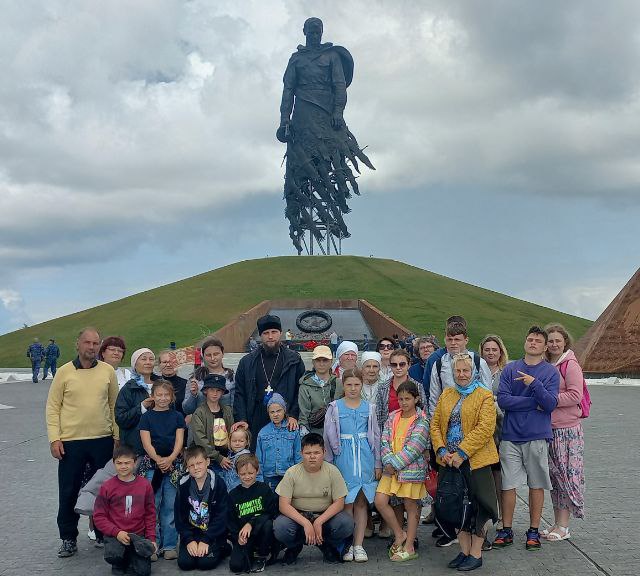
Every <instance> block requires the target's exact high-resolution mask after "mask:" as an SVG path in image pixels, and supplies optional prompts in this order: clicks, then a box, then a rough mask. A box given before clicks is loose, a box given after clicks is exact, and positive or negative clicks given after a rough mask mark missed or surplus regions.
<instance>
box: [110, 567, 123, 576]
mask: <svg viewBox="0 0 640 576" xmlns="http://www.w3.org/2000/svg"><path fill="white" fill-rule="evenodd" d="M111 574H116V575H117V576H123V575H124V574H126V571H125V570H123V569H122V568H120V566H111Z"/></svg>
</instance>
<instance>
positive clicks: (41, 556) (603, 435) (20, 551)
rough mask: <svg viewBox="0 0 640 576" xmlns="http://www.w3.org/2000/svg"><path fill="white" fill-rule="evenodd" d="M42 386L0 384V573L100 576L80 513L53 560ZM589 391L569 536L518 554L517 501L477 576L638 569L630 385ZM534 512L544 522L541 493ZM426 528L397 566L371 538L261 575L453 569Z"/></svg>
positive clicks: (638, 461)
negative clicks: (576, 512)
mask: <svg viewBox="0 0 640 576" xmlns="http://www.w3.org/2000/svg"><path fill="white" fill-rule="evenodd" d="M49 384H50V380H48V381H46V382H44V383H43V382H40V383H39V384H32V383H31V382H15V383H5V384H0V405H1V406H0V479H1V485H0V487H1V490H0V502H1V504H0V506H1V508H0V510H1V514H0V527H1V530H0V542H2V547H3V551H2V560H1V561H0V576H26V575H31V574H44V575H55V574H60V575H65V576H75V575H78V576H79V575H84V574H96V575H107V574H109V573H110V570H109V567H108V566H107V564H105V563H104V561H103V559H102V551H101V550H98V549H96V548H94V547H93V545H92V544H91V543H90V541H89V540H88V539H87V537H86V532H87V528H86V527H87V521H86V518H83V519H81V523H80V537H79V539H78V547H79V552H78V554H77V555H76V556H74V557H72V558H67V559H58V558H57V556H56V552H57V548H58V545H59V540H58V532H57V527H56V511H57V482H56V462H55V460H54V459H53V458H52V457H51V455H50V453H49V447H48V443H47V436H46V432H45V425H44V405H45V401H46V396H47V391H48V388H49ZM591 394H592V398H593V402H594V405H593V409H592V416H591V418H589V419H588V420H586V421H585V436H586V449H587V455H586V472H587V498H586V501H587V506H586V515H587V519H586V520H583V521H574V522H573V524H572V527H571V532H572V535H573V538H572V540H571V541H567V542H558V543H553V544H543V548H542V550H541V551H539V552H526V551H525V549H524V541H523V532H524V530H526V528H527V527H528V516H527V514H526V512H527V511H526V508H525V505H524V503H523V501H522V500H520V501H519V502H518V508H517V517H516V520H515V522H514V530H515V532H516V544H514V546H512V547H511V548H509V549H506V550H493V551H491V552H487V553H485V556H484V567H483V568H482V569H481V570H480V571H479V572H477V573H478V574H491V575H495V576H501V575H505V576H507V575H532V576H537V575H540V576H542V575H545V576H546V575H558V576H578V575H579V576H591V575H603V574H604V575H611V576H623V575H638V574H640V552H639V551H638V548H637V547H636V546H637V545H638V544H637V542H636V536H637V534H636V530H637V527H638V524H639V522H640V506H639V505H638V491H639V488H640V479H639V477H638V472H639V471H640V451H639V450H638V446H640V430H639V425H638V413H640V388H631V387H609V386H594V387H592V392H591ZM524 493H525V492H524V491H523V492H522V494H524ZM544 517H545V519H547V520H549V519H551V518H553V513H552V509H551V507H550V501H549V499H548V498H547V502H546V507H545V512H544ZM431 529H432V527H431V526H421V527H420V531H419V537H420V558H419V559H418V560H415V561H413V562H408V563H406V564H404V565H394V564H392V563H391V562H389V560H388V558H387V556H386V547H385V546H384V543H383V542H382V541H381V540H380V539H378V538H373V539H370V540H367V541H365V547H366V549H367V552H368V553H369V562H368V563H366V564H361V565H356V564H353V563H351V564H342V565H338V566H329V565H326V564H323V563H322V560H321V556H320V553H319V552H318V551H317V550H314V549H305V550H304V552H303V553H302V555H301V556H300V559H299V561H298V564H297V566H294V567H290V568H286V569H285V568H283V567H281V566H279V565H278V566H274V567H271V568H269V569H268V571H269V572H271V573H273V574H283V575H285V574H286V575H288V574H293V573H296V572H300V571H301V570H304V571H306V572H307V573H314V574H334V573H340V574H343V575H350V574H358V575H365V574H366V575H378V574H380V575H382V574H391V573H392V571H393V572H396V573H397V572H398V571H401V572H402V573H403V574H407V573H409V574H429V575H439V574H453V573H455V571H452V570H449V569H447V568H446V563H447V562H448V560H450V559H451V558H452V557H453V556H455V555H456V554H457V547H456V546H452V547H450V548H444V549H438V548H436V547H435V545H434V543H433V540H432V538H431V537H430V532H431ZM178 572H179V570H178V568H177V566H176V564H175V561H165V560H160V561H159V562H157V563H155V564H154V565H153V568H152V573H153V574H158V575H165V574H176V573H178ZM216 572H217V573H219V574H228V573H229V570H228V568H227V567H226V565H224V564H223V565H222V566H221V567H219V568H218V569H217V570H216Z"/></svg>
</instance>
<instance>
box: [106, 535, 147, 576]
mask: <svg viewBox="0 0 640 576" xmlns="http://www.w3.org/2000/svg"><path fill="white" fill-rule="evenodd" d="M104 559H105V561H106V562H107V563H109V564H111V566H115V567H116V568H120V569H121V570H122V571H123V572H127V570H128V572H127V573H129V572H132V573H133V574H135V576H149V574H151V560H150V559H149V558H144V557H143V556H140V555H139V554H137V553H136V551H135V548H134V547H133V544H129V545H128V546H125V545H124V544H122V543H121V542H120V541H119V540H118V539H117V538H112V537H111V536H107V537H105V539H104Z"/></svg>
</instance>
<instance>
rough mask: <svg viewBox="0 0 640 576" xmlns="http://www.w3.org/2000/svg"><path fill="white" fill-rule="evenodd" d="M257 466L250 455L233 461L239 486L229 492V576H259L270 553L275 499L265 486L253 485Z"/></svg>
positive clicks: (276, 507)
mask: <svg viewBox="0 0 640 576" xmlns="http://www.w3.org/2000/svg"><path fill="white" fill-rule="evenodd" d="M259 469H260V465H259V464H258V459H257V458H256V457H255V456H254V455H253V454H242V455H241V456H238V459H237V460H236V471H237V472H238V476H240V486H236V487H235V488H234V489H233V490H231V492H229V500H230V506H229V531H230V533H231V541H232V543H233V550H232V551H231V558H230V559H229V568H230V570H231V571H232V572H235V573H240V572H248V571H251V572H262V571H263V570H264V567H265V565H266V562H267V558H268V556H269V554H270V553H271V552H272V551H273V542H274V540H273V524H272V521H273V519H274V518H275V517H276V516H277V514H278V497H277V496H276V495H275V494H274V492H273V491H272V490H271V488H270V487H269V485H268V484H265V483H264V482H257V481H256V476H257V475H258V470H259Z"/></svg>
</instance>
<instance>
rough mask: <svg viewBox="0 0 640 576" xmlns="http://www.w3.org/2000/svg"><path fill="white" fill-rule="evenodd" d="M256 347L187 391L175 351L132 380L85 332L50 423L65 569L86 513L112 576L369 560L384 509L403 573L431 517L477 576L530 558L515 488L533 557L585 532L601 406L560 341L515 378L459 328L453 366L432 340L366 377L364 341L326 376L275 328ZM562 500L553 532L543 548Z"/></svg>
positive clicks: (142, 357)
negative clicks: (521, 548) (590, 437)
mask: <svg viewBox="0 0 640 576" xmlns="http://www.w3.org/2000/svg"><path fill="white" fill-rule="evenodd" d="M258 333H259V335H260V341H261V343H260V345H259V346H258V347H257V348H256V349H255V350H254V351H253V352H250V353H249V354H247V355H246V356H244V357H243V358H242V359H241V361H240V363H239V365H238V368H237V371H236V372H235V373H234V372H233V371H232V370H230V369H228V368H226V367H225V366H224V363H223V358H224V346H223V344H222V342H221V341H220V340H217V339H215V338H208V339H207V340H205V341H204V342H203V343H202V346H201V351H202V360H203V364H202V366H200V367H199V368H198V369H196V370H195V371H194V373H193V374H192V375H191V376H190V378H188V379H184V378H181V377H179V376H178V375H177V373H176V368H177V366H176V363H175V357H174V355H173V354H172V353H171V351H163V352H160V353H159V354H158V358H157V360H156V356H155V354H154V353H153V351H151V350H150V349H148V348H142V349H138V350H136V351H134V352H133V354H132V355H131V371H130V372H129V371H128V370H125V369H124V368H122V367H121V366H120V364H121V363H122V359H123V358H124V355H125V352H126V348H125V343H124V340H123V339H122V338H120V337H108V338H104V339H101V338H100V335H99V334H98V332H97V330H95V329H93V328H87V329H85V330H83V331H82V332H81V333H80V334H79V337H78V341H77V350H78V356H77V358H76V359H75V360H73V361H72V362H69V363H68V364H65V365H64V366H62V367H61V368H60V370H58V373H57V374H56V377H55V378H54V380H53V382H52V384H51V389H50V392H49V397H48V401H47V411H46V416H47V429H48V435H49V441H50V446H51V453H52V455H53V456H54V457H55V458H56V459H58V460H59V470H58V479H59V510H58V527H59V531H60V537H61V539H62V544H61V547H60V550H59V552H58V555H59V556H60V557H69V556H72V555H74V554H75V553H76V551H77V536H78V520H79V514H78V512H83V513H87V514H92V529H93V532H94V533H95V537H96V541H97V542H100V543H102V545H104V550H105V560H106V561H107V562H109V563H110V564H111V565H112V567H113V568H112V569H113V571H114V573H122V572H123V571H125V570H127V569H129V571H133V572H134V573H136V574H148V573H149V571H150V567H151V562H152V561H155V560H157V559H158V558H159V557H160V556H164V558H165V559H166V560H172V559H177V563H178V566H179V567H180V568H181V569H182V570H191V569H195V568H200V569H210V568H213V567H215V566H216V565H217V564H218V563H219V562H220V561H221V560H222V559H223V558H225V557H227V556H229V557H230V559H229V563H230V568H231V570H232V571H234V572H238V573H240V572H250V571H251V572H260V571H262V570H264V568H265V566H266V565H268V564H270V563H272V562H274V561H276V560H277V559H278V557H279V554H280V552H281V551H282V550H283V549H284V556H283V562H284V563H285V564H292V563H295V562H296V560H297V557H298V555H299V554H300V552H301V551H302V549H303V547H304V545H305V544H307V545H316V546H318V547H319V548H320V549H321V551H322V554H323V558H324V560H325V561H327V562H343V561H344V562H348V561H355V562H366V561H367V560H368V555H367V552H366V550H365V548H364V540H365V538H366V537H371V536H372V535H373V534H374V532H375V524H374V519H375V516H374V511H377V514H378V516H379V519H380V521H381V522H380V526H379V528H378V535H379V536H380V537H383V538H388V539H389V546H388V554H389V559H390V560H391V561H393V562H404V561H407V560H413V559H416V558H418V546H419V542H418V538H417V528H418V524H419V521H420V517H421V513H422V508H423V507H424V506H427V505H429V504H433V505H432V507H431V509H432V511H431V513H430V514H426V515H424V516H426V518H425V522H430V521H432V520H435V522H436V525H437V526H436V529H435V530H434V533H433V536H434V537H436V538H437V541H436V544H437V545H438V546H448V545H450V544H452V543H454V542H456V541H457V542H459V544H460V552H459V554H457V555H456V557H455V558H453V559H452V560H451V562H450V563H449V567H451V568H455V569H457V570H459V571H471V570H474V569H477V568H479V567H480V566H482V552H483V550H487V549H490V548H491V547H496V548H502V547H506V546H509V545H510V544H513V541H514V533H513V515H514V509H515V503H516V497H515V489H516V488H517V487H519V486H521V485H523V484H525V483H526V484H527V485H528V487H529V511H530V522H529V527H528V529H527V531H526V537H525V545H526V547H527V549H529V550H537V549H539V548H540V542H541V539H546V541H548V542H553V541H559V540H565V539H567V538H570V531H569V518H570V516H574V517H578V518H580V517H582V516H583V511H584V467H583V452H584V439H583V435H582V424H581V419H582V417H584V416H585V415H586V414H588V406H585V402H584V400H585V397H584V395H585V393H586V387H585V385H584V379H583V377H582V371H581V369H580V366H579V364H578V362H577V360H576V358H575V356H574V355H573V352H571V350H570V346H571V339H570V336H569V334H568V333H567V331H566V330H565V329H564V328H563V327H562V326H560V325H551V326H547V327H546V328H545V329H543V328H540V327H537V326H533V327H532V328H531V329H530V330H529V331H528V334H527V336H526V339H525V343H524V357H523V358H522V359H520V360H517V361H515V362H508V356H507V351H506V348H505V346H504V344H503V342H502V340H501V339H500V338H499V337H498V336H495V335H489V336H487V337H485V338H484V339H483V340H482V342H481V344H480V347H479V351H478V352H477V353H476V352H473V351H471V350H469V349H468V336H467V324H466V322H465V319H464V318H462V317H460V316H453V317H451V318H449V319H448V320H447V322H446V326H445V339H444V342H445V346H444V347H443V348H439V346H438V341H437V339H436V338H435V337H433V336H427V337H423V338H415V339H413V342H412V345H413V347H414V354H413V356H415V360H414V362H413V363H412V354H409V352H407V350H406V349H403V348H400V347H398V346H397V343H396V339H394V338H387V337H384V338H381V339H380V340H379V341H378V344H377V350H376V351H372V352H369V351H367V352H364V353H362V355H361V357H360V359H359V358H358V348H357V346H356V345H355V344H354V343H353V342H349V341H343V342H341V343H340V344H339V346H337V348H336V351H335V355H334V354H333V352H332V350H331V348H329V347H328V346H317V347H316V348H315V349H314V350H313V355H312V364H313V367H312V369H311V370H309V371H306V370H305V367H304V363H303V361H302V359H301V357H300V355H299V354H298V353H297V352H295V351H293V350H290V349H289V348H288V347H287V346H286V345H285V344H284V343H282V342H281V337H282V326H281V323H280V319H279V318H278V317H277V316H272V315H266V316H263V317H262V318H260V319H259V320H258ZM156 365H158V366H159V370H158V372H159V374H156V372H155V371H154V369H155V367H156ZM585 411H586V414H585ZM114 448H115V450H114ZM436 473H437V475H438V477H439V484H441V486H442V487H443V486H445V484H447V482H450V480H451V477H453V476H454V475H456V474H460V475H461V478H463V479H464V483H465V485H466V486H467V487H468V493H469V495H470V506H469V513H467V514H465V515H464V518H463V519H461V520H460V521H458V520H457V519H456V518H455V517H453V516H452V510H453V507H449V508H447V506H448V504H446V502H447V500H446V497H445V496H446V495H445V494H444V492H445V490H444V488H442V490H441V486H439V487H438V489H437V490H436V491H435V493H433V490H432V493H431V495H430V494H429V493H428V491H427V484H428V481H429V480H430V479H432V478H433V476H434V475H435V474H436ZM87 480H88V482H87ZM85 482H86V484H85V485H84V487H83V483H85ZM449 485H450V484H449ZM545 489H547V490H549V489H551V490H552V492H551V495H552V501H553V507H554V513H555V524H554V525H553V526H551V527H550V528H549V529H548V530H541V529H540V519H541V513H542V506H543V502H544V490H545ZM78 495H80V497H78ZM87 495H89V501H90V504H88V505H87V504H82V505H81V504H80V501H81V500H82V499H83V497H87ZM433 497H435V502H433ZM434 515H435V518H434ZM492 524H496V525H497V532H496V537H495V539H494V541H493V543H491V542H490V541H489V540H488V538H487V529H488V527H489V526H491V525H492Z"/></svg>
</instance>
